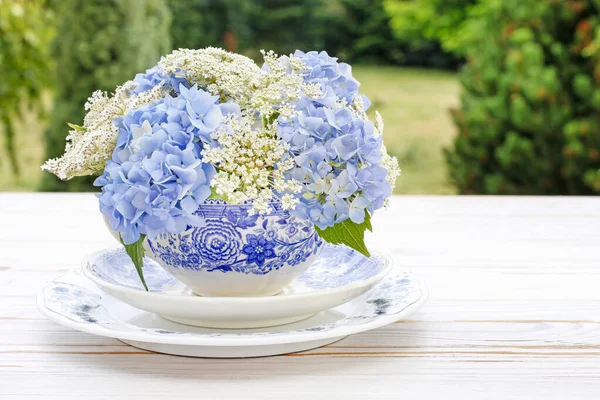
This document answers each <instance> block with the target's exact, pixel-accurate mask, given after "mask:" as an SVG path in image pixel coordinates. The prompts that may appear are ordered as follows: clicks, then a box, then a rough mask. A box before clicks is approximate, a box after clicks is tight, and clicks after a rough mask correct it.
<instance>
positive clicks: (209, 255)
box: [113, 200, 323, 297]
mask: <svg viewBox="0 0 600 400" xmlns="http://www.w3.org/2000/svg"><path fill="white" fill-rule="evenodd" d="M251 207H252V206H251V205H250V204H242V205H233V204H227V203H225V202H223V201H219V200H212V201H211V200H209V201H207V202H206V203H204V204H202V205H201V206H200V207H199V208H198V210H197V211H196V214H198V215H200V216H202V217H204V219H205V221H206V224H205V225H204V226H202V227H189V228H188V229H187V230H186V231H184V232H182V233H180V234H177V235H173V234H169V233H165V234H162V235H159V236H158V237H156V238H154V239H146V241H145V243H144V247H145V250H146V251H145V253H146V256H148V257H150V258H152V259H153V260H155V261H156V262H157V263H158V264H159V265H160V266H161V267H163V268H164V269H165V270H166V271H167V272H169V273H170V274H171V275H173V276H174V277H175V278H177V279H178V280H180V281H181V282H183V283H185V284H186V285H187V286H189V287H190V288H191V289H192V290H193V291H194V293H196V294H199V295H202V296H236V297H237V296H271V295H275V294H277V293H279V292H281V291H282V290H283V288H284V287H286V286H287V285H289V284H290V283H292V282H293V281H294V280H295V279H296V278H298V277H299V276H300V275H302V273H303V272H304V271H305V270H306V269H307V268H308V267H309V266H310V265H311V264H312V263H313V261H314V260H315V259H316V258H317V256H318V254H319V251H320V249H321V247H322V246H323V240H322V239H321V238H320V237H319V236H318V234H317V233H316V231H315V229H314V227H313V225H312V223H310V221H308V220H303V219H299V218H297V217H295V216H292V215H290V213H289V212H288V211H285V210H283V209H282V208H281V204H280V203H278V202H273V203H271V204H270V207H271V210H270V211H269V212H267V213H265V214H261V215H258V214H254V215H251V213H250V210H251ZM113 234H114V232H113Z"/></svg>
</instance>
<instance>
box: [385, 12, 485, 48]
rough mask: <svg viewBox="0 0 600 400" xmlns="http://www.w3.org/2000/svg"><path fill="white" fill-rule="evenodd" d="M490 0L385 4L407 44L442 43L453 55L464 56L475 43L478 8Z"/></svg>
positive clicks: (401, 37)
mask: <svg viewBox="0 0 600 400" xmlns="http://www.w3.org/2000/svg"><path fill="white" fill-rule="evenodd" d="M486 1H487V0H384V4H385V8H386V10H387V12H388V14H389V15H390V17H391V23H390V24H391V26H392V29H393V30H394V33H395V34H396V36H397V37H398V38H400V39H403V40H406V41H408V42H418V41H419V40H423V39H430V40H436V41H439V42H440V43H441V44H442V47H443V48H444V49H445V50H446V51H448V52H451V53H455V54H458V55H460V54H464V52H465V47H466V44H467V43H468V42H469V41H470V40H471V39H472V36H471V34H472V32H473V30H472V27H471V23H472V21H473V18H472V17H474V16H476V14H477V11H475V9H476V8H477V5H479V4H483V3H485V2H486Z"/></svg>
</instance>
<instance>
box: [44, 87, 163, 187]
mask: <svg viewBox="0 0 600 400" xmlns="http://www.w3.org/2000/svg"><path fill="white" fill-rule="evenodd" d="M131 89H132V83H131V81H129V82H126V83H125V84H124V85H122V86H119V87H117V88H116V89H115V92H114V94H113V95H112V96H109V95H108V93H106V92H103V91H100V90H97V91H95V92H94V93H92V95H91V96H90V97H89V98H88V101H87V102H86V103H85V109H86V111H87V114H86V116H85V118H84V120H83V126H76V125H70V126H71V127H72V128H73V129H72V130H71V131H70V132H69V135H68V136H67V144H66V146H65V154H63V155H62V156H61V157H60V158H54V159H50V160H48V161H46V163H45V164H44V165H43V166H42V169H44V170H47V171H50V172H52V173H53V174H55V175H56V176H58V177H59V178H60V179H71V178H73V177H75V176H83V175H101V174H102V172H103V171H104V166H105V164H106V161H107V160H109V159H110V158H111V156H112V152H113V150H114V148H115V144H116V142H117V136H118V134H119V129H118V128H117V127H116V125H115V124H114V122H113V121H114V119H115V118H117V117H119V116H122V115H124V114H126V113H127V112H128V111H129V110H134V109H137V108H139V107H141V106H143V105H147V104H153V103H155V102H156V101H157V100H158V99H160V98H162V97H164V96H165V94H166V93H167V91H166V89H164V88H162V86H157V87H155V88H152V89H151V90H148V91H147V92H143V93H141V94H139V95H138V96H132V95H130V94H129V91H130V90H131Z"/></svg>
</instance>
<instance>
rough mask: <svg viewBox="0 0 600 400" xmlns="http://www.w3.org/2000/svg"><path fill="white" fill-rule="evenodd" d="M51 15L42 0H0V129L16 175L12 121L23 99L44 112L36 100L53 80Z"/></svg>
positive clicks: (20, 107) (17, 117) (17, 113)
mask: <svg viewBox="0 0 600 400" xmlns="http://www.w3.org/2000/svg"><path fill="white" fill-rule="evenodd" d="M52 17H53V15H52V12H51V11H50V10H48V9H46V7H45V1H44V0H0V71H1V76H0V130H1V131H3V132H4V143H5V146H6V153H7V154H8V157H9V162H10V166H11V167H12V173H13V174H15V175H16V176H17V177H18V176H19V162H18V160H17V153H16V150H15V122H16V120H17V119H19V118H20V117H22V115H21V111H22V106H23V102H24V101H26V102H28V103H29V108H30V109H31V110H33V111H38V112H39V111H43V110H41V108H40V102H39V99H40V97H41V95H42V93H43V90H44V89H45V88H48V87H49V86H50V84H51V83H52V79H51V78H50V76H51V74H50V71H51V66H52V58H51V54H50V42H51V41H52V37H53V34H54V29H53V23H52Z"/></svg>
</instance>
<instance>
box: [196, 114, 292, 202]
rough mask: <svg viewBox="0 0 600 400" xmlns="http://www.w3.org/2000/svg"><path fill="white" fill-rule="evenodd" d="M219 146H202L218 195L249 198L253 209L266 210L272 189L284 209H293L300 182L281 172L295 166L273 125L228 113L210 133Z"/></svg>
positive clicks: (238, 198)
mask: <svg viewBox="0 0 600 400" xmlns="http://www.w3.org/2000/svg"><path fill="white" fill-rule="evenodd" d="M212 138H213V139H214V140H215V141H216V142H217V144H218V146H210V145H205V148H204V150H202V159H203V162H208V163H211V164H213V165H214V166H215V167H216V168H217V171H218V172H217V174H216V176H215V177H214V178H213V179H212V181H211V186H212V187H214V188H215V191H216V192H217V194H218V195H220V196H222V197H224V198H226V199H227V201H229V202H230V203H233V204H240V203H243V202H245V201H252V203H253V211H254V212H257V213H264V212H267V211H269V209H270V208H269V203H270V202H271V201H272V200H273V198H274V197H276V196H275V192H278V193H285V194H284V195H283V196H282V197H281V203H282V207H283V208H284V209H288V210H289V209H294V208H295V207H296V203H297V202H298V199H296V198H295V197H294V196H293V195H292V194H291V193H298V192H300V191H301V190H302V185H301V184H300V183H299V182H297V181H295V180H293V179H286V178H285V177H284V173H285V172H286V171H288V170H289V169H291V168H293V167H294V161H293V160H292V159H291V158H288V157H286V154H287V152H288V150H289V145H288V144H286V143H285V142H283V141H281V140H279V139H278V138H277V135H276V126H275V124H268V125H267V126H266V127H263V126H257V121H256V119H255V118H254V117H253V116H251V115H248V114H246V113H245V114H243V115H242V116H240V117H238V116H235V115H229V116H228V117H227V119H226V121H225V124H223V125H222V127H221V128H219V130H217V131H216V132H215V133H213V134H212Z"/></svg>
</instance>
